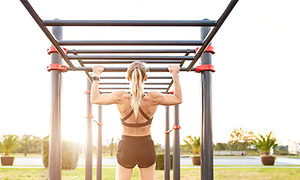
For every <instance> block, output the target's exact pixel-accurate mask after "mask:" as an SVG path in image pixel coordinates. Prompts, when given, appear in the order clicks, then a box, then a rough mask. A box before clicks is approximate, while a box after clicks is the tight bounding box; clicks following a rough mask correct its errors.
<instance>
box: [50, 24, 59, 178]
mask: <svg viewBox="0 0 300 180" xmlns="http://www.w3.org/2000/svg"><path fill="white" fill-rule="evenodd" d="M52 32H53V35H54V36H55V37H56V38H57V39H58V40H61V39H62V27H59V26H58V27H53V28H52ZM51 63H52V64H61V63H62V62H61V56H60V55H59V54H58V53H52V54H51ZM50 74H51V111H50V112H51V117H50V136H49V179H50V180H60V179H61V169H62V164H61V161H62V153H61V150H62V142H61V90H62V74H61V71H60V70H52V71H51V72H50Z"/></svg>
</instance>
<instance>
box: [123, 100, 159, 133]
mask: <svg viewBox="0 0 300 180" xmlns="http://www.w3.org/2000/svg"><path fill="white" fill-rule="evenodd" d="M144 96H145V95H144V94H143V97H142V98H144ZM139 111H140V113H141V114H142V115H143V116H144V118H145V119H147V121H146V122H144V123H134V124H133V123H126V122H125V121H126V120H127V119H128V118H129V117H130V116H131V115H132V114H133V109H132V110H131V111H130V112H129V113H128V114H127V116H125V117H123V118H120V119H121V121H122V125H123V126H127V127H143V126H147V125H149V124H151V123H152V119H153V117H152V118H150V117H149V116H147V114H146V113H145V112H144V111H143V110H142V108H141V107H139Z"/></svg>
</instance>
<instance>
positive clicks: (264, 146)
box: [253, 131, 278, 166]
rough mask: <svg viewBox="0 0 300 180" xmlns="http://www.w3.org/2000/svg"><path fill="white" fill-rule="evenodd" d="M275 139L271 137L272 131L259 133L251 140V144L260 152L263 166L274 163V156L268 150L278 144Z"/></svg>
mask: <svg viewBox="0 0 300 180" xmlns="http://www.w3.org/2000/svg"><path fill="white" fill-rule="evenodd" d="M276 141H277V140H276V138H275V137H273V132H272V131H271V132H270V133H269V134H267V135H266V136H263V135H261V134H259V136H258V137H256V139H255V140H254V141H253V145H254V146H255V147H256V149H258V150H260V151H261V152H262V155H261V162H262V163H263V165H265V166H267V165H269V166H272V165H274V163H275V158H276V156H273V155H270V151H271V149H274V148H276V147H277V146H278V143H276Z"/></svg>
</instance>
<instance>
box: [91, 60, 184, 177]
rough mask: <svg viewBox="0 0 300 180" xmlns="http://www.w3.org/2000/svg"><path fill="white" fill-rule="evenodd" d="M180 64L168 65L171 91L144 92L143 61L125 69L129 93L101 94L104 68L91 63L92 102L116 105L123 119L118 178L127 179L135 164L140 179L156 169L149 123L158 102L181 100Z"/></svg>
mask: <svg viewBox="0 0 300 180" xmlns="http://www.w3.org/2000/svg"><path fill="white" fill-rule="evenodd" d="M179 70H180V68H179V66H175V65H173V66H170V67H169V72H170V73H171V74H172V78H173V82H174V94H173V95H169V94H162V93H160V92H154V91H153V92H149V93H148V94H147V95H144V88H143V85H144V82H145V81H146V80H147V75H146V71H147V69H146V67H145V65H144V63H142V62H139V61H136V62H133V63H132V64H131V65H130V66H129V68H128V69H127V79H128V81H129V82H130V86H131V94H128V93H126V92H125V91H115V92H112V93H111V94H106V95H100V94H99V89H98V84H99V82H98V81H99V77H100V75H101V73H102V72H103V71H104V68H103V66H94V67H93V72H94V75H95V76H94V77H93V80H94V82H93V85H92V92H91V102H92V103H93V104H102V105H108V104H117V107H118V110H119V112H120V116H121V122H122V125H123V126H122V129H123V130H122V139H121V141H120V142H119V145H118V147H119V149H118V152H117V161H118V163H117V170H116V179H117V180H130V178H131V174H132V169H133V168H134V167H135V166H136V165H138V167H139V170H140V176H141V179H142V180H153V179H154V172H155V159H156V155H155V150H154V144H153V141H152V139H151V131H150V129H151V122H152V118H153V115H154V113H155V111H156V109H157V106H158V105H176V104H180V103H181V102H182V95H181V88H180V84H179V78H178V73H179Z"/></svg>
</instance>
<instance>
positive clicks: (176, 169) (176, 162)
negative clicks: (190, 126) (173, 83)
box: [173, 105, 180, 180]
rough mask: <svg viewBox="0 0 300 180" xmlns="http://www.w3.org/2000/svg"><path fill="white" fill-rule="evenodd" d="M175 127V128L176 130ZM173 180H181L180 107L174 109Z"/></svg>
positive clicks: (176, 106)
mask: <svg viewBox="0 0 300 180" xmlns="http://www.w3.org/2000/svg"><path fill="white" fill-rule="evenodd" d="M174 127H175V128H174ZM174 127H173V129H174V132H173V133H174V134H173V135H174V138H173V179H174V180H180V140H179V129H180V128H178V127H179V105H175V108H174Z"/></svg>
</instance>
